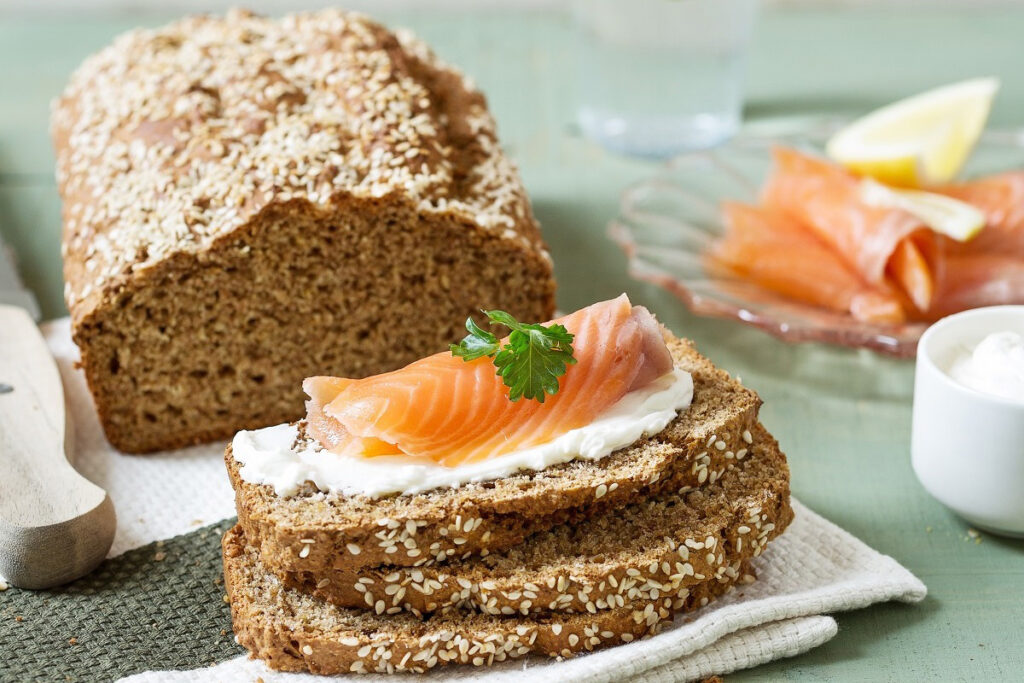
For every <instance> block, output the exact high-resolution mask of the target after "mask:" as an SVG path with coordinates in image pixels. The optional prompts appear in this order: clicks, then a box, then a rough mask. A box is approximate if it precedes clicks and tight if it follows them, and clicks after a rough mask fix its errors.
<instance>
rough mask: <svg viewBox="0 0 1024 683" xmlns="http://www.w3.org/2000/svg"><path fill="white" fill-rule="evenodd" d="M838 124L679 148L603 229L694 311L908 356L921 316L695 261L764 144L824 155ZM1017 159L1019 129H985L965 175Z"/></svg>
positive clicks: (639, 270)
mask: <svg viewBox="0 0 1024 683" xmlns="http://www.w3.org/2000/svg"><path fill="white" fill-rule="evenodd" d="M845 123H847V121H844V120H839V119H828V120H822V119H814V120H807V119H799V120H791V121H788V122H775V123H774V124H770V125H762V126H760V127H759V128H757V129H753V128H752V129H751V130H750V131H748V132H747V133H744V134H743V135H740V136H738V137H736V138H734V139H733V140H731V141H729V142H727V143H725V144H723V145H721V146H719V147H716V148H714V149H710V150H703V151H699V152H692V153H687V154H683V155H681V156H678V157H676V158H675V159H673V160H671V161H670V162H668V163H667V164H665V165H664V166H662V167H661V169H660V172H659V173H658V174H657V175H656V176H655V177H653V178H650V179H648V180H645V181H643V182H640V183H638V184H636V185H633V186H631V187H629V188H627V189H626V190H625V191H624V192H623V193H622V197H621V201H620V206H619V215H618V216H617V217H616V218H615V219H614V220H612V222H611V223H610V225H609V235H610V237H611V239H612V240H613V241H614V242H616V243H617V244H618V245H619V246H620V247H621V248H622V249H623V250H624V251H625V252H626V255H627V257H628V258H629V272H630V275H631V276H633V277H635V278H637V279H639V280H645V281H647V282H653V283H655V284H657V285H659V286H661V287H664V288H665V289H667V290H669V291H670V292H672V293H674V294H675V295H676V296H678V297H679V298H680V299H682V300H683V301H684V302H685V303H686V305H687V306H688V307H689V308H690V310H692V311H693V312H694V313H697V314H699V315H708V316H714V317H719V318H733V319H736V320H740V321H742V322H744V323H747V324H749V325H753V326H755V327H758V328H760V329H762V330H765V331H767V332H770V333H771V334H774V335H775V336H777V337H779V338H781V339H783V340H785V341H790V342H801V341H817V342H825V343H828V344H838V345H841V346H849V347H857V348H868V349H873V350H875V351H878V352H881V353H884V354H887V355H891V356H897V357H901V358H911V357H913V356H914V353H915V351H916V348H917V341H918V339H920V337H921V334H922V333H923V332H924V330H925V329H926V328H927V327H928V325H927V324H926V323H906V324H900V325H879V324H872V323H865V322H861V321H859V320H855V319H853V318H852V317H850V316H848V315H841V314H838V313H834V312H832V311H828V310H825V309H821V308H818V307H816V306H812V305H810V304H804V303H801V302H798V301H793V300H791V299H787V298H785V297H783V296H781V295H777V294H774V293H772V292H769V291H766V290H764V289H762V288H760V287H758V286H756V285H753V284H751V283H748V282H746V281H744V280H742V279H739V278H735V277H729V276H727V275H722V274H712V273H709V272H708V271H706V270H705V268H704V264H703V261H702V255H703V253H704V251H705V249H706V248H707V246H708V244H709V243H710V242H711V241H712V240H714V239H715V238H716V237H718V236H719V235H721V234H722V231H723V226H722V221H721V216H720V212H719V204H720V203H721V202H722V201H723V200H738V201H744V202H755V201H756V197H757V192H758V190H759V188H760V187H761V184H762V181H763V179H764V178H765V176H766V175H767V173H768V170H769V167H770V166H771V148H772V146H773V145H776V144H784V145H790V146H794V147H798V148H802V149H804V150H808V151H811V152H814V153H816V154H823V149H824V145H825V141H826V140H827V139H828V138H829V136H830V135H831V134H832V133H833V132H835V131H836V130H837V129H838V128H839V127H841V126H842V125H843V124H845ZM1022 167H1024V130H1016V131H988V132H986V133H985V134H984V135H983V136H982V139H981V140H980V141H979V144H978V146H977V147H976V148H975V151H974V153H973V154H972V156H971V160H970V162H969V164H968V168H967V169H966V170H965V173H964V175H965V177H970V176H972V175H976V174H982V173H993V172H996V171H1001V170H1006V169H1009V168H1022Z"/></svg>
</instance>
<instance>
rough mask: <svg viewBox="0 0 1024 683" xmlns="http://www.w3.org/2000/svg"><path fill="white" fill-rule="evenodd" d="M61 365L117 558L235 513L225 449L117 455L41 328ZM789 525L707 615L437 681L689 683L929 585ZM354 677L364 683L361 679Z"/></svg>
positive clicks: (195, 674) (881, 558) (845, 541)
mask: <svg viewBox="0 0 1024 683" xmlns="http://www.w3.org/2000/svg"><path fill="white" fill-rule="evenodd" d="M43 331H44V333H45V335H46V338H47V341H48V342H49V344H50V347H51V349H52V350H53V353H54V355H55V356H56V358H57V361H58V365H59V366H60V370H61V374H62V376H63V379H64V386H65V392H66V394H67V398H68V405H69V407H70V412H69V416H70V422H72V423H73V447H72V451H73V453H74V458H75V464H76V466H77V467H78V468H79V470H80V471H81V472H82V473H83V474H85V475H86V476H87V477H89V478H90V479H92V480H93V481H95V482H96V483H97V484H99V485H100V486H102V487H104V488H105V489H106V490H107V491H108V493H109V494H110V496H111V498H112V499H113V501H114V506H115V508H116V509H117V513H118V530H117V536H116V537H115V540H114V546H113V548H112V549H111V554H112V555H117V554H120V553H122V552H124V551H126V550H129V549H131V548H135V547H138V546H141V545H145V544H147V543H151V542H153V541H156V540H160V539H164V538H169V537H171V536H175V535H177V534H181V533H186V532H188V531H191V530H193V529H195V528H196V527H198V526H201V525H205V524H210V523H213V522H217V521H220V520H222V519H225V518H228V517H232V516H233V515H234V499H233V495H232V492H231V487H230V486H229V484H228V482H227V477H226V475H225V473H224V465H223V462H222V456H223V452H224V444H213V445H210V446H203V447H197V448H190V449H184V450H181V451H175V452H172V453H165V454H157V455H149V456H146V457H144V458H138V457H132V456H125V455H121V454H120V453H118V452H116V451H115V450H113V449H112V448H111V447H110V446H109V444H107V442H106V439H105V438H104V437H103V432H102V430H101V429H100V426H99V422H98V421H97V418H96V413H95V410H94V408H93V405H92V400H91V398H90V397H89V394H88V391H87V390H86V386H85V381H84V378H83V376H82V373H81V372H80V371H79V370H77V369H75V367H74V363H75V361H76V360H77V349H76V348H75V346H74V344H72V343H71V339H70V334H69V325H68V321H67V320H66V319H65V320H58V321H55V322H52V323H48V324H46V325H44V327H43ZM793 508H794V510H795V511H796V518H795V520H794V521H793V524H792V525H791V526H790V528H789V529H788V530H787V531H786V533H785V534H783V536H782V537H781V538H779V539H778V540H776V541H775V542H773V543H772V544H771V545H770V546H769V548H768V550H766V551H765V554H764V555H763V556H762V557H760V558H758V559H757V560H755V562H754V567H755V569H756V571H757V575H758V580H757V581H756V582H754V583H753V584H750V585H746V586H740V587H738V588H737V589H736V590H734V591H732V592H731V593H729V594H728V595H726V596H724V597H723V598H721V599H719V600H717V601H715V602H713V603H711V604H710V605H708V606H707V607H705V608H704V609H702V610H700V611H698V612H694V613H692V614H689V615H683V616H681V617H680V618H679V619H677V620H676V623H675V624H674V625H673V626H671V627H669V628H668V629H666V630H665V631H663V632H662V633H661V634H659V635H658V636H656V637H654V638H650V639H647V640H641V641H636V642H633V643H629V644H628V645H621V646H618V647H614V648H609V649H607V650H601V651H598V652H594V653H592V654H588V655H584V656H580V657H576V658H572V659H566V660H557V659H543V658H539V657H534V658H528V659H526V660H520V661H511V662H505V663H503V664H501V665H498V666H495V667H493V668H490V669H487V670H479V669H472V668H449V669H447V670H446V669H439V670H435V672H433V673H431V674H429V675H427V676H425V678H433V679H436V680H464V681H477V680H484V679H486V680H488V681H506V680H515V679H520V678H526V677H529V679H530V680H531V681H586V682H587V683H602V682H605V681H607V682H611V681H621V680H628V679H633V680H639V681H645V682H647V681H650V682H652V683H653V682H659V683H660V682H661V681H686V680H693V679H699V678H702V677H705V676H709V675H711V674H724V673H729V672H730V671H736V670H738V669H743V668H747V667H751V666H756V665H757V664H761V663H764V662H768V661H771V660H774V659H779V658H782V657H791V656H794V655H797V654H800V653H802V652H806V651H807V650H809V649H811V648H813V647H816V646H817V645H820V644H821V643H824V642H825V641H827V640H829V639H830V638H832V637H833V636H834V635H836V631H837V627H836V622H835V620H834V619H832V618H831V617H829V616H826V615H828V614H830V613H832V612H838V611H842V610H849V609H857V608H861V607H866V606H868V605H870V604H872V603H876V602H882V601H886V600H900V601H903V602H917V601H919V600H921V599H923V598H924V596H925V593H926V589H925V586H924V584H923V583H921V581H920V580H918V579H917V578H916V577H915V576H914V575H913V574H911V573H910V572H909V571H907V570H906V569H905V568H903V567H902V566H900V565H899V564H898V563H897V562H896V561H895V560H893V559H892V558H891V557H887V556H885V555H882V554H880V553H878V552H876V551H874V550H872V549H871V548H869V547H868V546H866V545H865V544H864V543H862V542H861V541H859V540H857V539H856V538H854V537H853V536H851V535H850V534H848V533H846V532H845V531H843V530H842V529H840V528H839V527H837V526H835V525H834V524H832V523H831V522H829V521H828V520H826V519H824V518H822V517H820V516H819V515H817V514H815V513H814V512H812V511H811V510H809V509H808V508H806V507H804V506H803V505H801V504H800V503H799V502H797V501H796V500H794V501H793ZM257 678H262V679H263V680H264V681H266V682H267V683H271V682H272V681H281V682H283V683H307V682H312V681H318V680H322V679H321V677H315V676H309V675H306V674H281V673H276V672H272V671H270V670H269V669H267V668H266V667H265V666H264V665H263V664H262V663H261V662H259V661H251V660H248V659H247V658H246V657H237V658H234V659H230V660H227V661H225V662H221V663H219V664H217V665H215V666H207V667H203V668H201V669H194V670H190V671H149V672H145V673H141V674H137V675H134V676H130V677H128V678H125V679H122V680H123V681H132V682H134V683H143V682H145V683H150V682H156V681H169V682H171V683H185V682H189V683H193V682H194V683H200V682H202V683H206V682H214V681H218V682H219V681H253V680H256V679H257ZM340 678H352V679H353V680H361V681H365V680H367V678H366V677H365V676H362V677H340Z"/></svg>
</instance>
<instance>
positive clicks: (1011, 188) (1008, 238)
mask: <svg viewBox="0 0 1024 683" xmlns="http://www.w3.org/2000/svg"><path fill="white" fill-rule="evenodd" d="M937 191H938V192H941V193H943V194H945V195H948V196H950V197H953V198H954V199H959V200H960V201H963V202H967V203H968V204H971V205H973V206H974V207H975V208H977V209H979V210H981V212H982V213H983V214H985V227H984V228H983V229H982V230H981V232H980V233H978V236H977V237H975V238H974V239H972V240H970V241H969V242H966V243H964V245H963V247H964V249H966V250H967V251H968V252H981V251H995V252H1002V253H1004V254H1005V253H1006V252H1007V251H1013V252H1016V253H1017V254H1018V255H1019V256H1020V257H1021V258H1024V171H1007V172H1004V173H997V174H995V175H991V176H987V177H984V178H979V179H977V180H970V181H967V182H964V183H958V184H955V185H947V186H945V187H941V188H938V190H937Z"/></svg>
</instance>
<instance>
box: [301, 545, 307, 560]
mask: <svg viewBox="0 0 1024 683" xmlns="http://www.w3.org/2000/svg"><path fill="white" fill-rule="evenodd" d="M299 557H301V558H306V557H309V546H308V545H304V546H302V550H300V551H299Z"/></svg>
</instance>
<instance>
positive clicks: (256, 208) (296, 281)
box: [52, 10, 555, 453]
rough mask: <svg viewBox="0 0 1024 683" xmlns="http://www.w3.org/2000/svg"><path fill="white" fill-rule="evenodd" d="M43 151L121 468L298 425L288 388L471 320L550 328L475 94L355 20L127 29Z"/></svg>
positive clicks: (454, 331)
mask: <svg viewBox="0 0 1024 683" xmlns="http://www.w3.org/2000/svg"><path fill="white" fill-rule="evenodd" d="M52 129H53V141H54V147H55V149H56V156H57V181H58V188H59V191H60V195H61V198H62V200H63V205H64V210H63V218H64V235H63V244H62V253H63V256H64V279H65V281H66V283H67V285H66V289H65V298H66V302H67V306H68V310H69V311H70V312H71V323H72V333H73V336H74V340H75V342H76V343H77V344H78V347H79V348H80V349H81V352H82V367H83V369H84V371H85V376H86V378H87V379H88V382H89V388H90V390H91V391H92V394H93V396H94V398H95V400H96V407H97V410H98V413H99V417H100V420H101V422H102V424H103V428H104V430H105V432H106V434H107V437H108V438H109V439H110V441H111V443H113V444H114V445H115V446H116V447H117V448H119V449H121V450H123V451H127V452H133V453H135V452H145V451H152V450H157V449H167V448H176V447H180V446H184V445H188V444H192V443H198V442H202V441H211V440H214V439H219V438H227V437H230V435H231V434H233V433H235V432H236V431H238V430H239V429H251V428H255V427H260V426H266V425H270V424H277V423H280V422H287V421H289V420H295V419H298V418H299V417H300V416H301V415H302V414H303V409H302V400H303V396H302V390H301V383H302V380H303V378H305V377H308V376H310V375H314V374H322V373H327V374H333V375H340V376H346V377H365V376H367V375H370V374H375V373H379V372H383V371H386V370H393V369H395V368H397V367H401V366H402V365H405V364H406V363H409V362H411V361H413V360H416V359H417V358H420V357H422V356H425V355H428V354H431V353H435V352H438V351H441V350H443V349H444V348H445V347H446V345H447V344H448V343H449V342H451V341H453V340H455V339H457V338H459V337H460V336H462V334H463V327H462V326H463V324H464V322H465V320H466V317H467V316H468V315H471V314H474V313H477V312H478V310H479V309H480V308H500V309H505V310H508V311H509V312H511V313H513V314H514V315H516V316H517V317H518V318H520V319H522V320H531V321H533V320H547V319H548V318H550V317H551V314H552V313H553V307H554V289H555V284H554V279H553V277H552V263H551V258H550V256H549V255H548V253H547V250H546V248H545V246H544V243H543V241H542V239H541V236H540V232H539V229H538V226H537V222H536V220H534V217H533V213H532V210H531V208H530V204H529V201H528V199H527V197H526V192H525V190H524V189H523V186H522V183H521V181H520V179H519V175H518V173H517V172H516V170H515V168H514V166H513V165H512V163H511V162H510V161H509V159H508V158H507V157H506V156H505V154H504V153H503V152H502V150H501V146H500V144H499V142H498V140H497V135H496V130H495V123H494V120H493V119H492V117H491V115H490V113H489V112H488V109H487V104H486V101H485V99H484V97H483V95H482V94H481V93H480V92H479V91H478V90H477V89H476V88H475V87H474V86H473V85H472V83H470V82H469V81H468V80H467V79H466V78H464V77H463V75H462V74H461V73H460V72H459V71H457V70H456V69H454V68H452V67H450V66H449V65H447V64H444V63H443V62H442V61H441V60H439V59H438V58H437V57H436V56H435V55H434V54H433V53H432V52H431V51H430V50H429V49H428V48H427V47H426V46H425V45H424V44H423V43H421V42H420V41H418V40H416V39H415V38H413V37H412V36H411V35H409V34H408V33H407V32H398V33H392V32H391V31H388V30H387V29H386V28H384V27H383V26H381V25H379V24H377V23H375V22H373V21H370V20H369V19H367V18H366V17H365V16H363V15H359V14H349V13H345V12H341V11H338V10H324V11H320V12H312V13H305V14H294V15H289V16H287V17H284V18H281V19H269V18H265V17H261V16H257V15H254V14H251V13H248V12H244V11H233V12H231V13H229V14H228V15H227V16H226V17H214V16H199V17H190V18H186V19H183V20H181V21H178V22H175V23H173V24H170V25H168V26H166V27H163V28H159V29H152V30H136V31H132V32H130V33H127V34H125V35H123V36H121V37H120V38H118V39H117V40H116V41H115V42H114V43H113V44H112V45H111V46H109V47H107V48H105V49H103V50H102V51H100V52H99V53H98V54H96V55H94V56H92V57H90V58H89V59H88V60H87V61H86V62H85V63H84V64H83V65H82V66H81V68H79V69H78V70H77V71H76V72H75V74H74V75H73V76H72V77H71V80H70V82H69V84H68V86H67V88H66V90H65V91H64V93H63V95H62V96H61V97H60V99H59V100H58V101H57V102H56V104H55V107H54V110H53V120H52Z"/></svg>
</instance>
